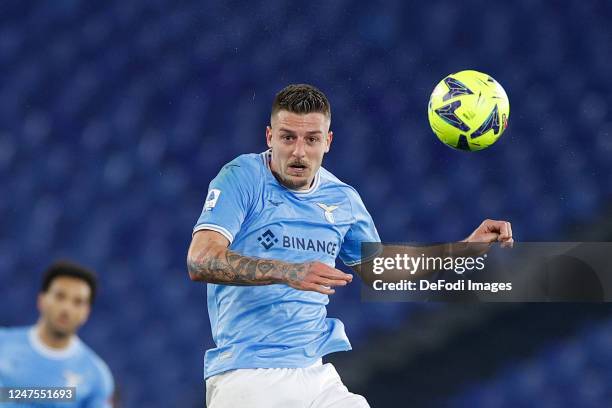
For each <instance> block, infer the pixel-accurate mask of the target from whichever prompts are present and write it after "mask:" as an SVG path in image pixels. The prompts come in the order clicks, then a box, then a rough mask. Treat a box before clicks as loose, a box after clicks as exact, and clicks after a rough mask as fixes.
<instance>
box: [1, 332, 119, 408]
mask: <svg viewBox="0 0 612 408" xmlns="http://www.w3.org/2000/svg"><path fill="white" fill-rule="evenodd" d="M0 387H76V393H75V401H74V402H43V403H36V404H32V405H28V404H23V403H19V404H11V403H2V404H0V406H2V407H3V408H4V407H6V408H9V407H29V406H32V407H39V408H52V407H53V408H55V407H58V408H59V407H64V408H94V407H95V408H107V407H108V408H110V407H111V404H110V402H111V398H112V395H113V389H114V383H113V378H112V375H111V372H110V370H109V369H108V366H107V365H106V364H105V363H104V361H102V359H100V357H98V356H97V355H96V353H94V352H93V351H92V350H91V349H90V348H89V347H87V345H85V344H84V343H83V342H81V340H79V338H78V337H75V338H74V339H73V340H72V342H71V344H70V345H69V346H68V347H67V348H65V349H63V350H55V349H51V348H49V347H47V346H46V345H44V344H43V343H42V342H41V341H40V339H39V338H38V335H37V334H36V332H35V328H34V327H16V328H0Z"/></svg>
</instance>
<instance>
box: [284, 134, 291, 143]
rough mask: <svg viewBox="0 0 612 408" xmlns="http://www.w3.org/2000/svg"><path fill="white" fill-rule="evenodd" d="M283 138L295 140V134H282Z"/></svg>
mask: <svg viewBox="0 0 612 408" xmlns="http://www.w3.org/2000/svg"><path fill="white" fill-rule="evenodd" d="M281 139H282V140H287V141H289V140H293V135H289V134H286V135H281Z"/></svg>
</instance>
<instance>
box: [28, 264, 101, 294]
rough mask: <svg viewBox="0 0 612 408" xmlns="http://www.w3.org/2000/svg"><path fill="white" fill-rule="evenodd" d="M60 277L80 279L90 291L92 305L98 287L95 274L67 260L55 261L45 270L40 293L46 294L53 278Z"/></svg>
mask: <svg viewBox="0 0 612 408" xmlns="http://www.w3.org/2000/svg"><path fill="white" fill-rule="evenodd" d="M60 276H68V277H71V278H76V279H80V280H82V281H84V282H85V283H87V285H88V286H89V289H91V296H90V297H89V304H92V303H93V301H94V298H95V297H96V289H97V286H98V278H97V277H96V274H95V273H94V272H93V271H92V270H90V269H88V268H86V267H84V266H82V265H79V264H77V263H74V262H71V261H67V260H59V261H56V262H54V263H52V264H51V265H50V266H49V267H48V268H47V271H46V272H45V274H44V275H43V281H42V286H41V288H40V291H41V292H42V293H45V292H47V291H48V290H49V287H50V286H51V283H53V280H54V279H55V278H59V277H60Z"/></svg>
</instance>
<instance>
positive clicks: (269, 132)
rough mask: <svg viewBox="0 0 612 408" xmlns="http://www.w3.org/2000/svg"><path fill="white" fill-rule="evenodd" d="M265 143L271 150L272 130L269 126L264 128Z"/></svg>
mask: <svg viewBox="0 0 612 408" xmlns="http://www.w3.org/2000/svg"><path fill="white" fill-rule="evenodd" d="M266 143H267V144H268V147H269V148H272V128H271V127H270V126H266Z"/></svg>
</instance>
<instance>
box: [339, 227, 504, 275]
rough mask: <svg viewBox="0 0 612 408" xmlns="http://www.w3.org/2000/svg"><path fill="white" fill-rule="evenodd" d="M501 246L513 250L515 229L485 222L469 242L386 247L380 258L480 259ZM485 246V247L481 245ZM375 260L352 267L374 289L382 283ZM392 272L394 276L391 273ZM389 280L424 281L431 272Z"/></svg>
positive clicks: (402, 272)
mask: <svg viewBox="0 0 612 408" xmlns="http://www.w3.org/2000/svg"><path fill="white" fill-rule="evenodd" d="M494 242H500V243H501V246H502V247H512V245H513V244H514V237H513V235H512V225H511V224H510V222H508V221H502V220H490V219H486V220H484V221H483V222H482V223H481V224H480V225H479V226H478V227H477V228H476V229H475V230H474V231H473V232H472V233H471V234H470V235H469V236H468V237H467V238H465V239H464V240H462V241H459V242H455V243H446V244H440V245H431V246H427V247H409V246H393V245H386V246H384V247H383V248H382V250H381V252H380V254H379V255H378V257H386V258H393V257H395V256H396V255H398V254H401V255H403V254H406V255H408V256H409V257H420V256H425V257H442V258H446V257H456V256H478V255H481V254H483V253H485V252H486V251H487V250H488V248H489V246H490V244H492V243H494ZM478 244H482V245H478ZM373 261H374V259H371V260H369V261H366V262H363V263H360V264H357V265H353V266H351V269H352V270H353V271H355V273H356V274H358V275H359V276H360V277H361V278H362V279H363V280H364V282H365V283H366V284H368V285H371V284H372V283H373V281H374V280H376V279H380V278H379V277H378V276H377V275H374V274H373V273H372V266H373V265H372V263H373ZM389 272H391V273H389ZM389 272H385V273H386V279H388V280H389V281H394V280H399V279H406V278H411V279H417V278H420V277H424V276H425V275H426V274H427V273H429V272H430V271H423V270H417V271H415V272H414V274H411V275H406V273H405V272H404V271H389Z"/></svg>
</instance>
